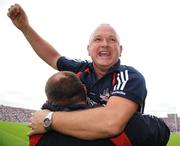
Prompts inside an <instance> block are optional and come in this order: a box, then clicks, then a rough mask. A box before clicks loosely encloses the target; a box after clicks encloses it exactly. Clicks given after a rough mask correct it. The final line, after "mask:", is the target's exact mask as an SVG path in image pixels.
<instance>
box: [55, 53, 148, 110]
mask: <svg viewBox="0 0 180 146" xmlns="http://www.w3.org/2000/svg"><path fill="white" fill-rule="evenodd" d="M57 68H58V69H59V70H61V71H62V70H67V71H72V72H74V73H76V74H77V75H78V76H79V77H80V79H81V81H82V82H83V83H84V84H85V85H86V88H87V91H88V92H87V99H88V102H89V103H90V104H92V105H94V104H101V105H103V104H106V103H107V100H108V99H109V98H110V97H111V96H119V97H123V98H127V99H129V100H132V101H134V102H136V103H137V104H138V105H139V111H140V112H143V109H144V104H145V98H146V95H147V90H146V83H145V79H144V77H143V75H142V74H141V73H140V72H139V71H137V70H136V69H135V68H133V67H130V66H126V65H121V64H120V60H118V62H117V63H116V64H115V65H114V66H113V67H112V68H110V69H109V71H108V72H107V73H106V75H105V76H104V77H102V78H101V79H97V76H96V74H95V71H94V68H93V65H92V62H89V61H87V60H84V61H82V60H73V59H69V58H66V57H64V56H63V57H60V58H59V59H58V61H57Z"/></svg>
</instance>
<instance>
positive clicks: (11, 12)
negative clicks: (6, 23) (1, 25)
mask: <svg viewBox="0 0 180 146" xmlns="http://www.w3.org/2000/svg"><path fill="white" fill-rule="evenodd" d="M20 8H21V7H20V5H18V4H15V5H11V7H10V8H9V9H8V13H7V15H8V16H9V17H10V18H11V19H12V20H13V19H15V18H16V17H17V16H18V15H19V14H20Z"/></svg>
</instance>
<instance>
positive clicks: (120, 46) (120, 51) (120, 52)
mask: <svg viewBox="0 0 180 146" xmlns="http://www.w3.org/2000/svg"><path fill="white" fill-rule="evenodd" d="M119 49H120V50H119V57H120V56H121V54H122V51H123V47H122V45H119Z"/></svg>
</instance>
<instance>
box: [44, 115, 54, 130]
mask: <svg viewBox="0 0 180 146" xmlns="http://www.w3.org/2000/svg"><path fill="white" fill-rule="evenodd" d="M52 115H53V112H49V113H48V114H47V116H46V117H45V118H44V121H43V123H44V125H43V126H44V128H45V129H46V130H47V131H50V130H51V129H52V127H51V124H52Z"/></svg>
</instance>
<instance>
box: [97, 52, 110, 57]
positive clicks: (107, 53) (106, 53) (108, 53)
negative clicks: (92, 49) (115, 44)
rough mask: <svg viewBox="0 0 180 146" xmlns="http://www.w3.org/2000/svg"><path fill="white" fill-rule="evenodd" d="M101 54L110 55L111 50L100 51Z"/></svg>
mask: <svg viewBox="0 0 180 146" xmlns="http://www.w3.org/2000/svg"><path fill="white" fill-rule="evenodd" d="M98 54H99V56H110V55H111V53H110V52H109V51H100V52H99V53H98Z"/></svg>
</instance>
